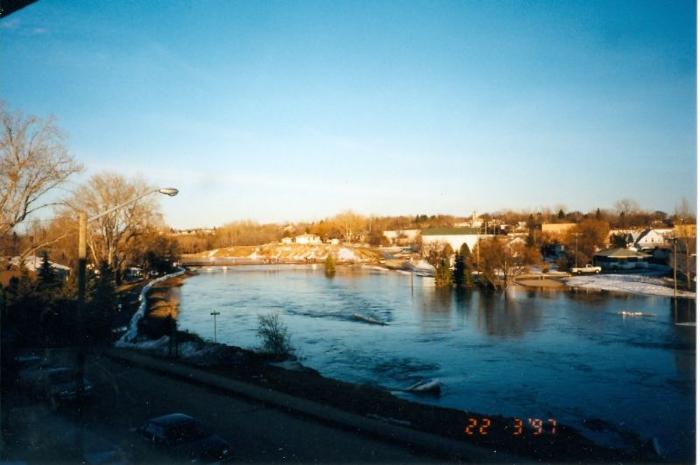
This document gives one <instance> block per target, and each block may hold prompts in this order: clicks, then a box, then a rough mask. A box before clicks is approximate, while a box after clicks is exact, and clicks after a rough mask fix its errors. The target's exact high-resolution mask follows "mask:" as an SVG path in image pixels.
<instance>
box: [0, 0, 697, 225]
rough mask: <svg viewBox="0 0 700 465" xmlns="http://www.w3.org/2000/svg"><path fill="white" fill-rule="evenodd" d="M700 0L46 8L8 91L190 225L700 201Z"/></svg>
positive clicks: (18, 35) (2, 50) (93, 159)
mask: <svg viewBox="0 0 700 465" xmlns="http://www.w3.org/2000/svg"><path fill="white" fill-rule="evenodd" d="M695 21H696V11H695V2H693V1H683V0H669V1H661V0H659V1H651V2H649V1H642V0H631V1H606V2H597V1H590V0H585V1H579V2H576V1H569V0H567V1H560V0H556V1H525V0H523V1H512V2H511V1H492V0H488V1H487V0H484V1H479V2H477V1H463V2H447V1H436V2H421V1H417V0H411V1H406V2H400V1H388V2H380V1H367V2H361V1H352V2H345V3H341V2H329V1H319V2H314V1H300V2H292V1H280V2H262V1H260V2H257V1H255V2H234V1H201V2H177V1H163V2H154V1H149V2H142V1H125V0H120V1H115V2H87V1H75V0H72V1H53V0H41V1H39V2H38V3H36V4H34V5H32V6H29V7H27V8H25V9H24V10H21V11H20V12H18V13H15V14H13V15H11V16H9V17H7V18H4V19H2V20H0V98H2V99H3V100H5V101H6V102H7V103H8V104H9V105H10V106H11V107H14V108H19V109H21V110H23V111H25V112H27V113H33V114H38V115H42V116H44V115H48V114H53V115H55V116H56V117H57V119H58V122H59V125H60V126H61V127H63V128H64V129H65V130H66V132H67V133H68V135H69V140H68V144H69V148H70V150H71V152H72V153H73V154H74V155H75V156H76V157H77V158H78V159H79V160H80V161H82V162H83V163H84V164H85V165H86V167H87V168H88V173H87V174H86V175H89V174H91V173H95V172H99V171H102V170H114V171H119V172H123V173H125V174H129V175H135V174H141V175H143V176H144V177H146V178H147V179H148V180H150V181H152V182H153V183H154V184H158V185H174V186H176V187H178V188H180V189H181V195H180V196H178V197H176V198H174V199H164V200H163V201H162V205H163V209H164V211H165V213H166V220H167V221H168V222H169V223H170V224H172V225H174V226H176V227H189V226H197V225H201V226H205V225H219V224H222V223H224V222H227V221H231V220H236V219H244V218H251V219H256V220H260V221H269V220H301V219H318V218H321V217H323V216H326V215H330V214H334V213H336V212H339V211H340V210H343V209H347V208H352V209H354V210H356V211H359V212H361V213H377V214H416V213H438V212H443V213H453V214H469V213H470V212H471V211H472V210H476V211H491V210H497V209H501V208H515V209H521V208H523V209H537V208H539V207H542V206H554V205H557V204H563V205H565V206H566V207H568V208H569V209H583V210H587V209H590V208H595V207H611V206H612V205H613V204H614V202H615V201H616V200H618V199H620V198H622V197H631V198H634V199H636V200H637V201H638V202H639V203H640V204H641V205H642V206H643V207H646V208H652V209H663V210H666V211H672V210H673V208H674V205H675V204H676V203H678V202H679V201H680V199H681V198H683V197H686V198H688V200H689V201H690V203H691V206H692V207H693V208H695V204H696V161H695V156H696V144H697V141H696V130H695V128H696V115H695V109H696V105H695V97H696V93H695V89H696V84H695V83H696V63H695V56H696V51H695V47H696V45H695Z"/></svg>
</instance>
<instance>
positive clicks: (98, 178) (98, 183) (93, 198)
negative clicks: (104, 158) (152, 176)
mask: <svg viewBox="0 0 700 465" xmlns="http://www.w3.org/2000/svg"><path fill="white" fill-rule="evenodd" d="M149 190H152V187H151V186H149V185H148V184H146V182H145V181H143V180H141V179H135V180H128V179H126V178H124V177H123V176H121V175H118V174H112V173H103V174H97V175H94V176H92V177H91V178H90V180H89V181H88V182H87V183H86V184H84V185H82V186H80V187H79V188H78V190H77V191H76V192H75V194H74V195H73V197H72V198H71V199H70V200H69V201H67V202H66V203H67V204H68V205H69V206H70V209H71V210H78V211H85V212H86V213H87V215H88V217H91V216H96V215H98V214H100V213H102V212H104V211H107V210H109V209H110V208H112V207H114V206H117V205H119V204H121V203H124V202H127V201H129V200H131V199H133V198H136V197H138V196H139V195H141V194H143V193H145V192H148V191H149ZM161 223H162V215H161V214H160V210H159V207H158V203H157V202H156V200H155V199H154V198H153V197H145V198H143V199H141V200H139V201H138V202H135V203H133V204H130V205H127V206H125V207H124V208H120V209H118V210H116V211H114V212H112V213H110V214H108V215H105V216H103V217H101V218H99V219H98V220H96V221H94V222H91V223H90V224H89V226H88V228H89V231H88V232H89V233H88V246H89V248H90V253H91V255H92V259H93V260H94V262H95V263H100V262H106V263H107V264H108V265H109V266H110V267H111V268H112V269H114V270H123V269H124V267H125V266H126V263H125V261H126V258H127V257H128V256H129V252H130V251H129V247H130V246H131V245H132V243H133V242H134V240H135V238H136V237H137V236H138V235H139V234H141V233H142V232H143V231H145V230H146V229H147V228H148V227H149V226H151V225H160V224H161ZM118 274H119V273H117V275H118Z"/></svg>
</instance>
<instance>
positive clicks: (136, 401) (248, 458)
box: [10, 357, 438, 463]
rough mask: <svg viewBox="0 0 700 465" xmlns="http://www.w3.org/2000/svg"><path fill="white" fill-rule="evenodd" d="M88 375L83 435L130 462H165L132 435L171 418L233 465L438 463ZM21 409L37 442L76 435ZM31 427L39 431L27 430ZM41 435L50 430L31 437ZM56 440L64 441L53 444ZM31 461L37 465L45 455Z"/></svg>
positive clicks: (101, 370) (145, 380)
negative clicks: (211, 435)
mask: <svg viewBox="0 0 700 465" xmlns="http://www.w3.org/2000/svg"><path fill="white" fill-rule="evenodd" d="M88 375H89V377H90V378H91V379H92V380H93V382H94V384H95V396H94V399H93V401H92V403H91V404H90V406H89V408H87V409H86V410H85V412H84V414H83V419H82V423H83V424H84V425H85V426H84V430H83V431H85V432H86V434H88V435H90V436H93V435H97V436H99V437H100V438H103V439H105V440H107V441H109V442H110V443H113V444H119V445H120V447H121V448H122V449H123V450H128V451H131V452H130V454H131V455H132V459H133V461H134V462H136V463H155V462H167V461H168V460H167V458H166V457H164V456H160V455H158V454H156V453H154V452H153V451H151V450H150V449H149V448H147V447H146V446H145V445H143V444H142V443H141V442H140V441H139V438H138V437H137V436H136V433H135V432H134V431H133V429H134V428H136V427H137V426H139V425H141V424H142V423H143V422H144V421H145V420H146V419H148V418H150V417H154V416H159V415H163V414H166V413H172V412H182V413H187V414H189V415H192V416H194V417H196V418H198V419H200V420H201V421H202V422H203V423H204V424H205V425H207V426H208V427H209V428H211V429H212V430H213V431H214V432H216V433H217V434H219V435H220V436H222V437H223V438H225V439H226V440H228V441H229V442H231V444H232V445H233V450H234V456H235V459H236V460H235V462H236V463H359V462H362V463H437V462H438V461H437V460H436V459H434V458H432V457H428V456H422V455H419V454H417V453H413V452H411V451H410V450H408V449H406V448H403V447H401V446H400V445H395V444H389V443H385V442H382V441H378V440H375V439H372V438H368V437H365V436H363V435H360V434H357V433H354V432H350V431H344V430H340V429H337V428H334V427H332V426H329V425H324V424H321V423H318V422H316V421H313V420H310V419H305V418H299V417H295V416H292V415H290V414H288V413H286V412H283V411H281V410H278V409H275V408H271V407H267V406H265V405H262V404H259V403H256V402H252V401H248V400H243V399H239V398H234V397H230V396H228V395H224V394H222V393H219V392H215V391H213V390H210V389H208V388H205V387H200V386H195V385H192V384H190V383H187V382H184V381H180V380H175V379H171V378H168V377H165V376H162V375H159V374H156V373H153V372H150V371H147V370H144V369H141V368H136V367H131V366H127V365H125V364H121V363H118V362H115V361H112V360H110V359H107V358H104V357H91V358H90V360H89V364H88ZM18 405H19V404H18ZM21 408H22V409H24V410H19V409H20V407H17V408H16V409H15V411H14V412H12V411H11V412H10V416H11V417H13V418H15V419H17V418H19V419H20V420H21V422H22V423H24V424H23V427H22V428H20V429H21V430H23V431H33V434H34V436H36V437H35V438H34V440H35V441H39V442H41V441H45V442H51V443H53V442H57V443H60V442H61V441H63V443H65V442H66V441H69V442H70V441H73V439H72V438H73V437H76V436H77V434H75V433H70V431H73V429H74V428H75V427H76V426H77V425H78V424H79V423H80V420H78V417H77V415H76V414H75V413H74V412H72V411H65V410H64V411H61V410H59V411H58V412H48V411H47V410H46V409H45V407H34V408H40V411H41V412H43V414H37V413H36V412H34V413H31V414H30V413H29V412H30V411H31V408H32V407H27V406H24V407H21ZM41 409H43V410H41ZM32 421H33V422H35V423H37V422H38V423H40V425H36V424H35V425H32ZM52 425H53V426H52ZM41 430H44V431H45V430H49V431H46V432H44V433H37V431H41ZM51 430H56V431H51ZM47 435H48V436H47ZM57 435H63V436H64V438H63V439H60V438H55V437H52V436H57ZM37 437H38V438H39V439H36V438H37ZM20 442H21V441H20ZM72 444H75V443H74V442H72ZM18 447H19V446H18ZM66 447H69V446H66ZM59 450H62V448H61V447H58V448H56V449H55V451H59ZM31 458H34V459H35V460H36V459H37V458H39V460H40V461H43V460H44V459H45V458H46V453H44V454H35V455H34V456H32V457H30V459H31ZM56 458H57V459H59V461H61V462H63V461H65V460H60V458H59V457H56Z"/></svg>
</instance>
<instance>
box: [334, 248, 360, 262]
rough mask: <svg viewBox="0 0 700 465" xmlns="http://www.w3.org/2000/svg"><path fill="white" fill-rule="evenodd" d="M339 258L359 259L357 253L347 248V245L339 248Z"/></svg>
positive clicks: (346, 259) (347, 259)
mask: <svg viewBox="0 0 700 465" xmlns="http://www.w3.org/2000/svg"><path fill="white" fill-rule="evenodd" d="M338 260H343V261H348V262H349V261H355V260H357V254H355V252H354V251H352V250H350V249H348V248H346V247H341V248H340V250H338Z"/></svg>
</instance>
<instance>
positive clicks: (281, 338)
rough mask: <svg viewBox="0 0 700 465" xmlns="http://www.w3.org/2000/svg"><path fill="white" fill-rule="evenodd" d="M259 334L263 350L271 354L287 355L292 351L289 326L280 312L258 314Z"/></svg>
mask: <svg viewBox="0 0 700 465" xmlns="http://www.w3.org/2000/svg"><path fill="white" fill-rule="evenodd" d="M258 336H260V338H262V342H263V344H262V347H263V350H264V351H265V352H267V353H269V354H273V355H278V356H287V355H290V354H291V352H292V344H291V342H290V338H289V331H288V330H287V326H286V325H285V324H284V323H282V321H281V320H280V315H279V313H276V312H275V313H270V314H268V315H260V316H258Z"/></svg>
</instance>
